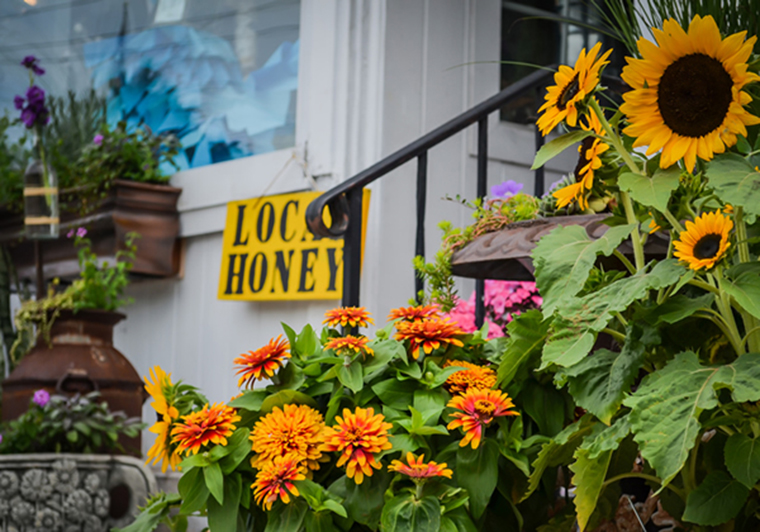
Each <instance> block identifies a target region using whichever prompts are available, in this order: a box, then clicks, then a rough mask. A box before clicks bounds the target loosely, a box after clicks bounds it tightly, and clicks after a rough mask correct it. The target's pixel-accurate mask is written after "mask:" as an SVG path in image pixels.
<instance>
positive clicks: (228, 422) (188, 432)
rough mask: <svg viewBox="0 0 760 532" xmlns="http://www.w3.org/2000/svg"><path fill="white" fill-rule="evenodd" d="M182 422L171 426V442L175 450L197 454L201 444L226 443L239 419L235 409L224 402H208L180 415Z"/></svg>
mask: <svg viewBox="0 0 760 532" xmlns="http://www.w3.org/2000/svg"><path fill="white" fill-rule="evenodd" d="M182 420H183V421H184V423H177V424H176V425H175V426H174V428H172V431H171V435H172V436H173V438H172V443H176V444H178V445H177V452H178V453H183V452H187V454H188V455H189V454H190V453H192V454H198V451H199V450H200V448H201V446H206V445H207V444H209V443H212V444H214V445H227V437H228V436H232V433H233V432H235V425H234V423H235V422H237V421H240V416H239V415H237V413H236V412H235V409H234V408H232V407H229V406H227V405H225V404H224V403H220V404H214V405H212V406H211V407H210V408H209V406H208V403H206V405H205V406H204V407H203V408H202V409H201V410H200V411H198V412H192V413H190V414H188V415H186V416H182Z"/></svg>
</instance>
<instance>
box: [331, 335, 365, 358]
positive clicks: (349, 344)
mask: <svg viewBox="0 0 760 532" xmlns="http://www.w3.org/2000/svg"><path fill="white" fill-rule="evenodd" d="M367 343H369V338H367V337H366V336H351V335H350V334H348V335H346V336H344V337H339V338H331V339H330V340H328V341H327V342H326V343H325V349H332V350H333V351H335V352H336V353H338V354H340V352H341V351H354V352H355V353H361V352H364V353H366V354H368V355H374V354H375V352H374V351H373V350H372V348H371V347H369V346H367Z"/></svg>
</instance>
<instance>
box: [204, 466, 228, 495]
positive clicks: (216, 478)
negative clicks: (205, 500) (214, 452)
mask: <svg viewBox="0 0 760 532" xmlns="http://www.w3.org/2000/svg"><path fill="white" fill-rule="evenodd" d="M203 479H204V480H205V481H206V487H207V488H208V490H209V491H210V492H211V495H213V496H214V498H215V499H216V500H217V501H218V502H219V504H224V476H223V475H222V469H221V467H219V464H218V463H216V462H212V463H210V464H209V465H208V466H206V467H204V468H203Z"/></svg>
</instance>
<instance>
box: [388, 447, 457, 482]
mask: <svg viewBox="0 0 760 532" xmlns="http://www.w3.org/2000/svg"><path fill="white" fill-rule="evenodd" d="M424 459H425V455H424V454H421V455H420V457H419V458H415V457H414V455H413V454H412V453H406V462H407V463H406V464H405V463H404V462H402V461H401V460H393V461H392V462H391V465H389V466H388V471H395V472H396V473H401V474H402V475H406V476H408V477H409V478H411V479H412V480H414V481H415V482H419V481H424V480H426V479H428V478H432V477H446V478H451V473H452V471H451V469H447V468H446V462H443V463H441V464H437V463H435V462H433V461H430V462H428V463H426V464H425V463H423V460H424Z"/></svg>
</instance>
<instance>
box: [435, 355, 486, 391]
mask: <svg viewBox="0 0 760 532" xmlns="http://www.w3.org/2000/svg"><path fill="white" fill-rule="evenodd" d="M450 366H458V367H461V368H467V369H464V370H462V371H457V372H456V373H452V374H451V375H449V378H448V379H446V382H444V383H443V387H444V388H446V389H447V390H448V391H449V393H450V394H451V395H457V394H460V393H464V392H466V391H467V390H469V389H470V388H480V389H481V390H485V389H488V388H493V386H494V384H496V373H495V372H494V370H492V369H491V368H486V367H484V366H478V365H477V364H471V363H470V362H465V361H464V360H447V361H446V363H445V364H444V365H443V367H444V368H448V367H450Z"/></svg>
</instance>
